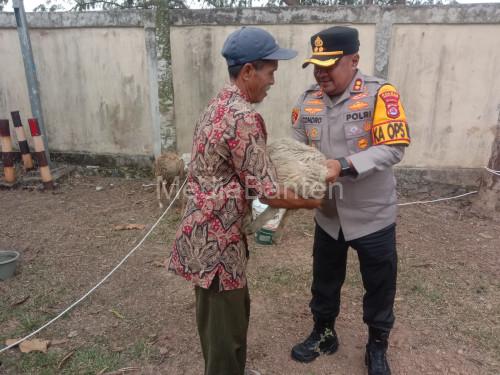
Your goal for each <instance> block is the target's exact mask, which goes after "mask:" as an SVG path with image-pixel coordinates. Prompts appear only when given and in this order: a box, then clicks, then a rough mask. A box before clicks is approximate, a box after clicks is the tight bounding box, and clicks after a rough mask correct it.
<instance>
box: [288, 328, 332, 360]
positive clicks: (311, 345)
mask: <svg viewBox="0 0 500 375" xmlns="http://www.w3.org/2000/svg"><path fill="white" fill-rule="evenodd" d="M338 347H339V340H338V338H337V333H336V332H335V329H334V328H333V324H329V325H322V326H319V325H317V324H315V325H314V329H313V331H312V332H311V334H310V335H309V337H308V338H307V339H305V341H304V342H301V343H299V344H297V345H295V346H294V347H293V348H292V358H293V359H295V360H296V361H299V362H304V363H307V362H311V361H312V360H314V359H315V358H317V357H318V356H319V355H320V353H325V354H333V353H335V352H336V351H337V349H338Z"/></svg>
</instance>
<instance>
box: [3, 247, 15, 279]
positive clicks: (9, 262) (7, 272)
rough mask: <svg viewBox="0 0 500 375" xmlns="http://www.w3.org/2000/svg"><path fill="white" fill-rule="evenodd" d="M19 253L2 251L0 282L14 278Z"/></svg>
mask: <svg viewBox="0 0 500 375" xmlns="http://www.w3.org/2000/svg"><path fill="white" fill-rule="evenodd" d="M18 259H19V253H18V252H17V251H4V250H0V280H7V279H8V278H9V277H12V276H14V273H15V272H16V267H17V260H18Z"/></svg>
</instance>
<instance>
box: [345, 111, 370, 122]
mask: <svg viewBox="0 0 500 375" xmlns="http://www.w3.org/2000/svg"><path fill="white" fill-rule="evenodd" d="M371 117H372V111H358V112H347V113H346V115H345V122H353V121H361V120H370V119H371Z"/></svg>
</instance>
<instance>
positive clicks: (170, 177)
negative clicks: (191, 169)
mask: <svg viewBox="0 0 500 375" xmlns="http://www.w3.org/2000/svg"><path fill="white" fill-rule="evenodd" d="M153 169H154V175H155V176H156V197H157V198H158V204H159V206H160V208H163V202H162V197H161V195H162V193H163V194H164V195H165V197H167V200H168V201H167V203H168V202H170V199H171V197H170V195H171V194H172V192H173V193H174V194H176V193H177V191H178V189H179V188H180V187H181V185H182V182H183V181H184V178H185V176H186V171H185V169H184V161H183V160H182V159H181V158H180V157H179V156H178V155H177V154H176V153H175V152H170V151H169V152H166V153H164V154H161V155H160V156H158V157H157V158H156V159H155V162H154V167H153ZM167 188H168V190H167ZM172 188H173V189H174V190H172ZM182 201H184V199H183V198H182Z"/></svg>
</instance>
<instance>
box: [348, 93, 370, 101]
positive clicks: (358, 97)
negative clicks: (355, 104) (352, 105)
mask: <svg viewBox="0 0 500 375" xmlns="http://www.w3.org/2000/svg"><path fill="white" fill-rule="evenodd" d="M367 96H368V93H367V92H362V93H361V94H357V95H354V96H351V99H352V100H359V99H363V98H366V97H367Z"/></svg>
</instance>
